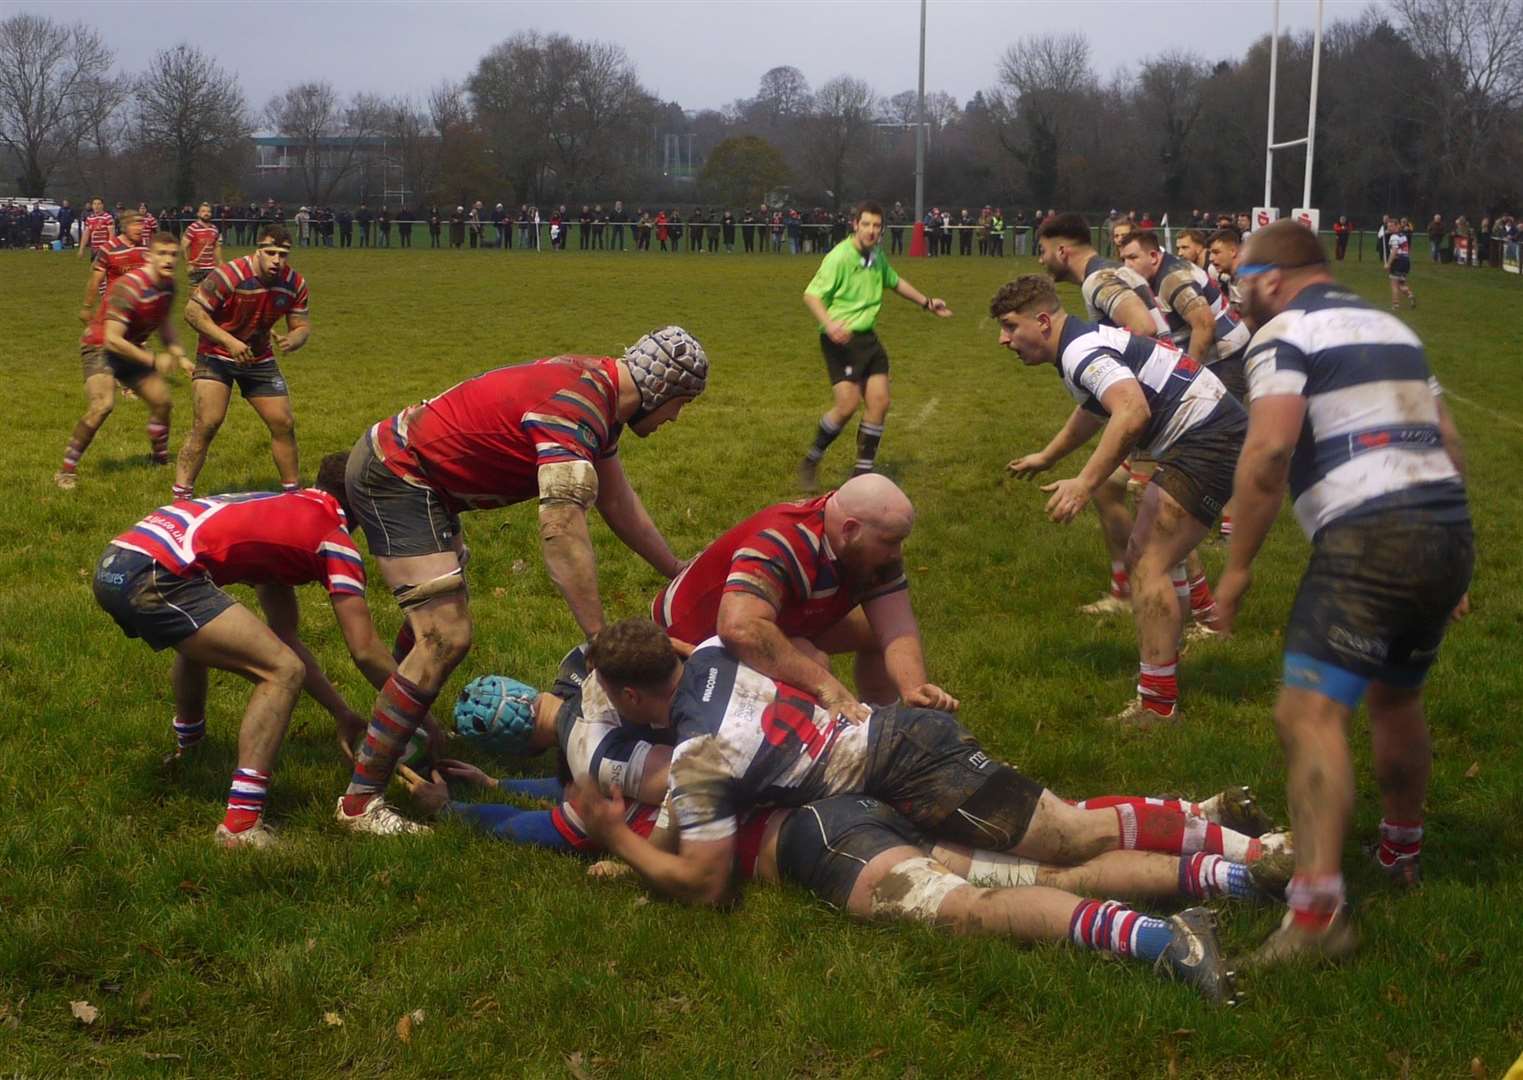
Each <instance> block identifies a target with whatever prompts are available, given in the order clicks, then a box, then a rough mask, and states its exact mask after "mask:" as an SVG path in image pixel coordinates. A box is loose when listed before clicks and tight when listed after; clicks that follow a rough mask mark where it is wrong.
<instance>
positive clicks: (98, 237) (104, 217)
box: [80, 210, 116, 248]
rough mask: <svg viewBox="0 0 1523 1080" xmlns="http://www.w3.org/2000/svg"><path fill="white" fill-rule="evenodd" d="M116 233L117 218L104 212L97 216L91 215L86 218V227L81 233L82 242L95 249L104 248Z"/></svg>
mask: <svg viewBox="0 0 1523 1080" xmlns="http://www.w3.org/2000/svg"><path fill="white" fill-rule="evenodd" d="M115 232H116V218H114V217H112V216H111V215H110V214H108V213H106V211H104V210H102V211H100V212H99V213H96V214H90V215H88V216H87V217H86V218H85V223H84V226H83V228H82V230H81V233H80V242H81V243H84V244H87V245H89V246H90V247H93V248H98V247H101V246H103V245H104V244H105V243H106V242H107V241H108V240H110V239H111V236H112V234H113V233H115Z"/></svg>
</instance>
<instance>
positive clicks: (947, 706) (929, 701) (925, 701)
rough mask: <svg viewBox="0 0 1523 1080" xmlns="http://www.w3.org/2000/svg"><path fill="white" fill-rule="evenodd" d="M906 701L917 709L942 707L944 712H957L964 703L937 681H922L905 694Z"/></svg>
mask: <svg viewBox="0 0 1523 1080" xmlns="http://www.w3.org/2000/svg"><path fill="white" fill-rule="evenodd" d="M904 703H905V704H906V705H910V706H913V707H914V708H917V709H940V710H941V711H942V712H956V711H957V707H958V706H959V705H960V704H962V703H961V702H960V701H958V700H957V699H956V698H955V697H953V696H952V695H951V694H949V693H947V692H946V691H945V690H943V689H942V688H941V687H939V686H937V685H936V684H935V683H921V684H920V685H919V686H917V687H915V689H913V690H911V691H910V692H909V693H908V694H905V695H904Z"/></svg>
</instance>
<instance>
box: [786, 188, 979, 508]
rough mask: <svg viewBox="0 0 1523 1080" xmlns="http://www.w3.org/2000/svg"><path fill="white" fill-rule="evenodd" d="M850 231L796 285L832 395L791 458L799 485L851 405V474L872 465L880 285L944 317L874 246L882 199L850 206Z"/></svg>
mask: <svg viewBox="0 0 1523 1080" xmlns="http://www.w3.org/2000/svg"><path fill="white" fill-rule="evenodd" d="M851 221H852V234H851V235H850V236H848V237H847V238H846V239H845V240H842V241H841V242H840V243H839V244H837V245H836V246H835V247H833V248H831V249H830V252H829V253H828V254H827V255H826V256H825V258H824V259H822V260H821V261H820V268H819V269H818V270H816V271H815V275H814V278H813V279H812V280H811V281H810V282H809V286H808V288H806V289H805V290H804V306H805V307H807V308H808V309H809V313H810V314H811V315H813V316H814V318H815V321H816V322H817V323H818V324H819V328H820V351H821V352H822V353H824V354H825V370H826V373H827V374H828V375H829V377H830V387H831V394H832V396H833V401H832V404H831V406H830V408H829V409H828V410H827V411H826V412H825V415H824V416H822V417H820V424H819V427H818V428H817V429H816V431H815V436H814V445H812V446H811V447H810V448H809V450H808V452H807V453H805V455H804V460H803V461H802V462H800V463H799V472H798V478H799V485H800V486H801V487H802V488H803V489H804V490H805V491H814V490H815V489H816V485H817V477H818V472H819V466H820V460H821V459H822V458H823V457H824V456H825V451H826V450H828V449H829V448H830V444H831V443H833V442H835V440H836V436H838V435H840V434H841V429H842V428H844V427H845V426H846V424H847V422H848V421H849V420H850V419H851V418H852V414H854V413H855V412H856V411H857V407H858V406H859V405H860V406H861V407H862V420H861V422H860V423H859V424H858V425H857V461H856V464H855V465H854V466H853V467H852V475H853V476H860V475H861V474H863V473H869V472H872V470H873V462H874V461H875V460H876V459H877V456H878V444H879V442H881V441H882V439H883V422H884V420H885V419H886V418H887V416H888V408H889V379H888V353H887V352H885V351H884V349H883V344H882V343H881V342H880V341H879V340H878V335H877V334H876V333H875V332H874V330H873V326H874V325H875V324H876V323H877V321H878V309H879V308H881V307H882V306H883V290H884V289H885V288H887V289H892V290H893V291H894V292H896V293H898V294H899V295H900V296H902V297H904V298H905V299H906V300H908V301H910V302H911V303H914V304H919V305H920V306H921V307H923V308H925V309H926V310H927V311H929V312H930V313H931V314H933V315H936V316H939V317H940V318H943V319H950V318H951V317H952V309H951V308H949V307H947V305H946V302H945V301H943V300H942V299H941V298H939V297H934V296H931V297H928V296H926V295H924V294H923V293H921V292H920V290H919V289H917V288H915V286H913V285H911V284H910V283H909V281H908V280H906V279H905V278H902V277H900V276H899V273H898V271H896V270H895V269H894V268H893V267H892V266H890V265H889V263H888V258H887V257H886V256H885V255H884V254H883V252H882V251H881V250H880V249H879V247H878V241H879V240H880V239H882V237H883V207H881V206H879V205H878V204H877V203H875V202H864V203H860V204H858V206H857V207H856V209H855V210H854V211H852V216H851Z"/></svg>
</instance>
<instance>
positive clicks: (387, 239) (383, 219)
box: [375, 206, 391, 248]
mask: <svg viewBox="0 0 1523 1080" xmlns="http://www.w3.org/2000/svg"><path fill="white" fill-rule="evenodd" d="M375 223H376V228H377V229H378V230H379V231H380V234H381V247H383V248H389V247H391V211H390V210H388V209H386V207H384V206H383V207H381V208H380V209H379V210H377V211H376V215H375Z"/></svg>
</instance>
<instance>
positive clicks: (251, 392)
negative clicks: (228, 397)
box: [190, 353, 291, 398]
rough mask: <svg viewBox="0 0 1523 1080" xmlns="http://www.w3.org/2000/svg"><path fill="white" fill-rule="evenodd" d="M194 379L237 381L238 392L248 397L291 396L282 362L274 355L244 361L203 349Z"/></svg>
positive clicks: (221, 381)
mask: <svg viewBox="0 0 1523 1080" xmlns="http://www.w3.org/2000/svg"><path fill="white" fill-rule="evenodd" d="M190 377H191V379H192V380H194V379H213V380H215V381H217V382H219V383H221V384H222V385H223V386H232V385H234V384H237V386H238V392H239V393H240V394H242V395H243V396H244V397H246V398H256V397H289V396H290V393H291V392H290V390H289V389H288V388H287V387H286V379H285V376H284V375H282V374H281V373H280V365H279V364H277V363H276V362H275V360H274V358H273V357H272V358H271V359H269V360H260V361H259V362H258V363H256V364H240V363H238V362H237V361H235V360H229V359H227V358H226V357H222V356H208V355H207V354H206V353H201V354H199V355H197V357H196V370H195V371H194V372H193V373H192V374H191V376H190Z"/></svg>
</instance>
